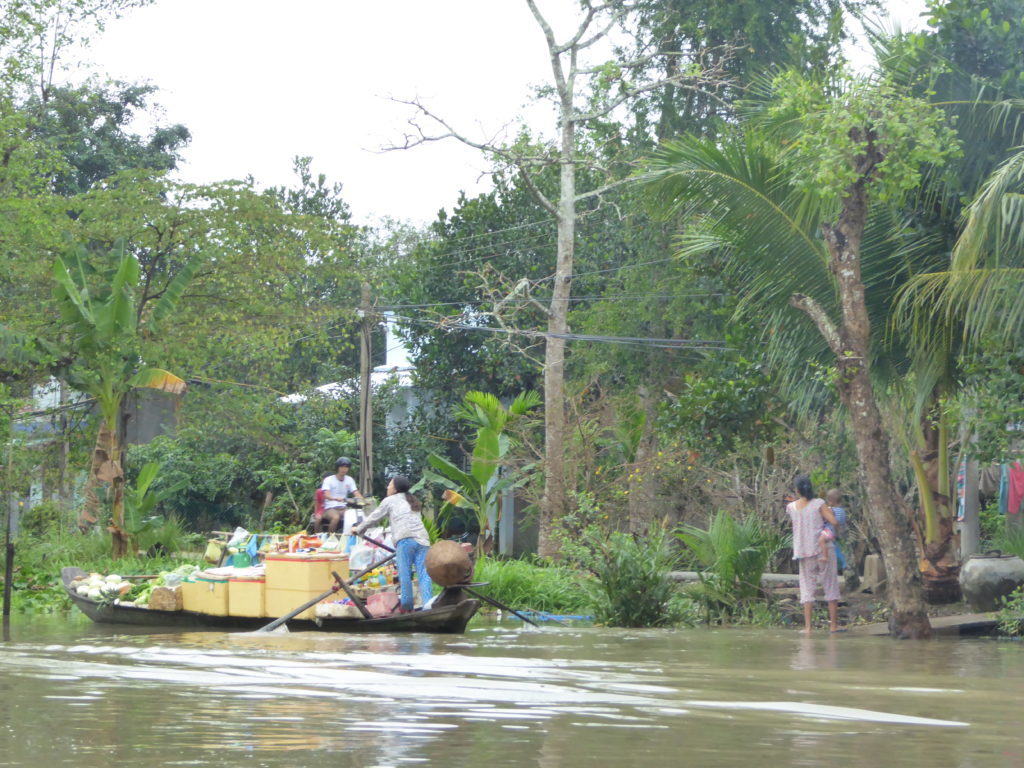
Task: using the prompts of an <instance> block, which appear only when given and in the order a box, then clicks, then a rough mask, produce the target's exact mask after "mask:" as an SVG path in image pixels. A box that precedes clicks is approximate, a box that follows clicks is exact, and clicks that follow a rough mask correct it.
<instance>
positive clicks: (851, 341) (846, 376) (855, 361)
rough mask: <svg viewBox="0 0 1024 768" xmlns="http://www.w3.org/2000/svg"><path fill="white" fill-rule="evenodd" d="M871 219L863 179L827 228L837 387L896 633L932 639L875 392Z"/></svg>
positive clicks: (908, 531)
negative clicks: (863, 255)
mask: <svg viewBox="0 0 1024 768" xmlns="http://www.w3.org/2000/svg"><path fill="white" fill-rule="evenodd" d="M869 151H870V150H869ZM864 178H866V177H864ZM867 213H868V206H867V192H866V189H865V182H864V180H861V181H858V182H857V183H855V184H853V185H852V186H851V187H850V188H849V189H848V191H847V194H846V196H845V197H844V199H843V207H842V211H841V213H840V216H839V219H838V222H837V223H836V224H835V225H832V224H826V225H824V226H823V227H822V230H823V233H824V236H825V242H826V245H827V247H828V252H829V256H830V267H831V269H832V272H833V274H834V275H835V278H836V284H837V287H838V289H839V300H840V306H841V309H842V325H841V328H840V330H839V338H838V348H836V347H835V346H833V349H834V351H835V352H836V358H837V362H838V368H839V384H838V388H839V393H840V396H841V398H842V400H843V403H844V405H845V406H846V408H847V410H848V411H849V414H850V421H851V424H852V426H853V434H854V442H855V445H856V449H857V458H858V460H859V462H860V466H861V472H862V474H863V479H864V486H865V490H866V495H867V507H868V513H869V515H870V517H871V520H872V523H873V528H874V531H875V533H876V534H877V536H878V540H879V544H880V545H881V549H882V557H883V559H884V560H885V569H886V574H887V577H888V579H887V580H888V584H887V590H886V591H887V594H888V597H889V605H890V608H891V610H892V615H891V616H890V618H889V628H890V631H891V633H892V634H893V635H894V636H895V637H908V638H920V637H928V636H929V635H930V634H931V625H930V624H929V622H928V614H927V612H926V609H925V603H924V599H923V597H922V594H921V574H920V571H919V569H918V567H917V566H918V564H917V557H916V552H915V551H914V549H915V548H914V535H913V530H912V528H911V526H910V521H909V517H908V515H907V513H906V510H905V509H904V507H903V502H902V498H901V496H900V495H899V493H897V490H896V485H895V483H894V482H893V479H892V470H891V466H890V463H889V439H888V435H887V434H886V432H885V430H884V429H883V426H882V416H881V413H880V411H879V408H878V403H877V401H876V400H875V393H874V390H873V389H872V386H871V379H870V359H871V358H870V337H871V336H870V334H871V322H870V319H869V317H868V311H867V304H866V302H865V299H864V283H863V282H862V280H861V268H860V245H861V238H862V236H863V233H864V225H865V223H866V221H867Z"/></svg>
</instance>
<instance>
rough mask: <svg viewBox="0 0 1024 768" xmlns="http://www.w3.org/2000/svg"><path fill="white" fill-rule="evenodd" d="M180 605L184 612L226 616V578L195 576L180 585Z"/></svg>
mask: <svg viewBox="0 0 1024 768" xmlns="http://www.w3.org/2000/svg"><path fill="white" fill-rule="evenodd" d="M181 603H182V608H183V609H184V610H186V611H195V612H196V613H206V614H209V615H210V616H227V615H228V579H227V577H226V576H224V577H217V576H197V577H196V580H195V581H186V582H184V583H183V584H182V585H181Z"/></svg>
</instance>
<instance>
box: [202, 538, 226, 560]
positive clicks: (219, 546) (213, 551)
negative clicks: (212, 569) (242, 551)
mask: <svg viewBox="0 0 1024 768" xmlns="http://www.w3.org/2000/svg"><path fill="white" fill-rule="evenodd" d="M224 549H225V546H224V542H222V541H211V542H209V543H208V544H207V545H206V552H205V553H204V554H203V560H205V561H206V562H208V563H211V564H213V565H217V564H218V563H220V559H221V557H222V556H223V555H224Z"/></svg>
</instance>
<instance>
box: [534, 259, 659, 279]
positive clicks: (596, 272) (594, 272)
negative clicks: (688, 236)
mask: <svg viewBox="0 0 1024 768" xmlns="http://www.w3.org/2000/svg"><path fill="white" fill-rule="evenodd" d="M668 261H676V258H675V256H669V257H667V258H664V259H654V260H653V261H641V262H638V263H636V264H623V265H621V266H618V267H608V268H606V269H594V270H591V271H590V272H576V273H574V274H571V275H569V279H570V280H575V279H576V278H577V277H587V276H588V275H603V274H604V273H606V272H618V271H619V270H620V269H634V268H635V267H646V266H650V265H651V264H664V263H665V262H668ZM554 279H555V275H549V276H548V277H545V278H542V279H541V281H543V282H546V281H548V280H554ZM541 281H538V282H541Z"/></svg>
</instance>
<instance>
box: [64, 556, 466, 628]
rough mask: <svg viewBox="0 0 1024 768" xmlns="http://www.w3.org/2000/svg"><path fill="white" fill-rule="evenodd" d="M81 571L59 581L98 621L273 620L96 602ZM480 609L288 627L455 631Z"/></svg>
mask: <svg viewBox="0 0 1024 768" xmlns="http://www.w3.org/2000/svg"><path fill="white" fill-rule="evenodd" d="M84 575H85V572H84V571H82V570H81V569H80V568H65V569H64V570H63V571H62V572H61V580H62V582H63V584H64V589H65V590H66V591H67V593H68V597H69V598H70V599H71V602H72V603H74V604H75V606H76V607H77V608H78V609H79V610H80V611H81V612H82V613H84V614H85V615H86V616H88V617H89V618H90V619H92V620H93V621H94V622H96V623H97V624H124V625H131V626H136V627H153V628H160V629H175V628H177V629H187V630H197V629H200V630H201V629H209V630H219V631H222V632H252V631H255V630H257V629H260V628H261V627H265V626H266V625H267V624H269V623H270V621H271V619H270V618H266V617H247V616H212V615H210V614H205V613H195V612H193V611H155V610H151V609H149V608H138V607H135V606H130V605H113V604H109V603H99V602H96V601H95V600H90V599H89V598H87V597H82V596H81V595H79V594H77V593H76V592H75V591H73V590H72V589H70V587H69V585H70V583H71V582H72V581H73V580H74V579H76V578H80V577H81V576H84ZM442 602H443V601H442ZM479 608H480V601H478V600H472V599H466V600H459V601H457V602H454V603H449V604H445V605H441V606H440V607H437V608H431V609H430V610H426V611H415V612H413V613H402V614H396V615H393V616H384V617H382V618H379V619H292V620H291V621H289V622H288V623H287V626H288V628H289V629H290V630H294V631H300V632H301V631H308V632H349V633H375V632H429V633H434V634H456V635H457V634H461V633H463V632H465V631H466V625H467V624H468V623H469V620H470V619H471V618H473V616H474V614H476V612H477V610H479Z"/></svg>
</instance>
